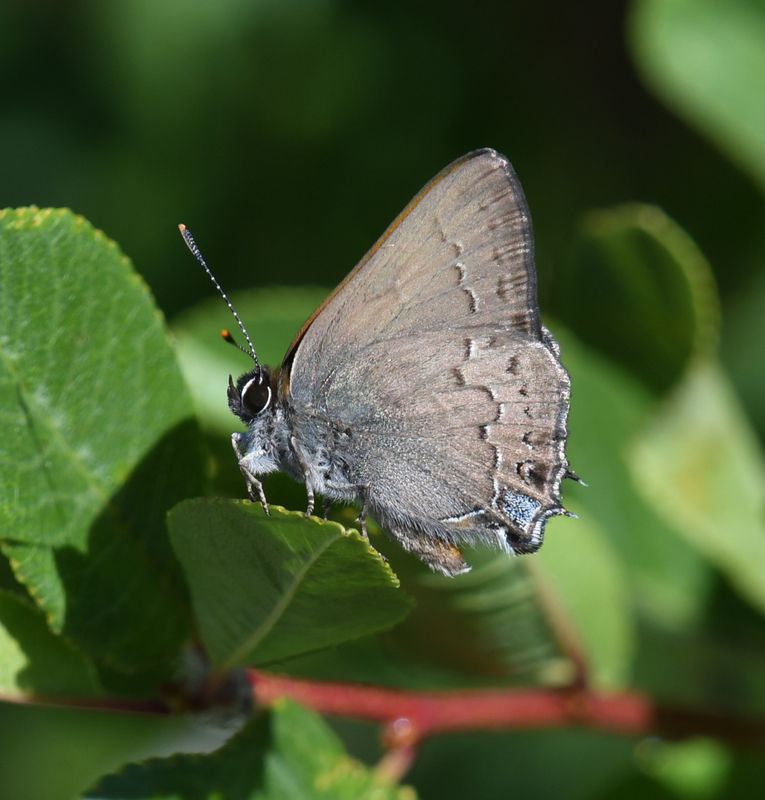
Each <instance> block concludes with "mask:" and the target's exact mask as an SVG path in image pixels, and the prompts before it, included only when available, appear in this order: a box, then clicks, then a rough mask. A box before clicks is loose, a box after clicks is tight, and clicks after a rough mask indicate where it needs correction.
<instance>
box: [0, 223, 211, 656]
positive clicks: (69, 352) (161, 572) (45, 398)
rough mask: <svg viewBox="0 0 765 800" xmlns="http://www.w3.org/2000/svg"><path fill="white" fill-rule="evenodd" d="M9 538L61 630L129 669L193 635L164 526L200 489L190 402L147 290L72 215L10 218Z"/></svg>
mask: <svg viewBox="0 0 765 800" xmlns="http://www.w3.org/2000/svg"><path fill="white" fill-rule="evenodd" d="M0 263H2V265H3V269H2V271H0V297H2V299H3V302H2V304H0V416H1V417H2V419H3V438H2V444H0V448H1V450H0V531H2V534H1V536H2V547H3V551H4V553H5V554H6V555H7V556H8V558H9V559H10V561H11V564H12V567H13V571H14V574H15V575H16V577H17V579H18V580H19V581H21V582H22V583H23V584H24V585H25V586H26V587H27V589H28V591H29V592H30V594H31V596H32V597H33V598H34V599H35V601H36V602H37V603H38V604H39V605H40V606H41V607H42V608H43V610H44V611H45V613H46V616H47V618H48V621H49V624H50V625H51V627H52V628H53V630H55V631H57V632H63V633H64V634H65V635H66V636H67V637H68V638H69V639H70V640H72V641H74V642H76V643H77V644H78V645H79V646H80V647H81V648H82V649H83V650H84V651H86V652H88V653H90V654H91V655H94V656H97V657H100V658H105V659H107V660H109V661H110V663H112V664H113V665H119V666H121V667H122V668H124V669H142V668H144V667H152V668H155V667H156V666H157V664H158V663H163V662H166V663H168V664H169V663H170V661H171V660H172V659H173V658H174V656H175V653H176V652H177V649H178V647H179V645H180V643H181V642H182V641H183V639H184V638H186V636H187V635H188V632H189V624H190V623H189V609H188V603H187V597H186V593H185V588H184V586H183V584H182V580H181V578H180V573H179V571H178V568H177V563H176V562H175V559H174V557H173V554H172V551H171V549H170V546H169V542H168V540H167V535H166V532H165V529H164V514H165V512H166V510H167V509H168V508H170V507H171V506H172V505H174V504H175V503H176V502H178V501H179V500H180V499H182V498H183V497H186V496H188V495H189V494H197V493H198V492H199V489H200V482H201V466H200V465H201V457H200V446H199V440H198V434H197V430H196V426H195V424H194V422H193V420H192V418H191V417H192V413H193V411H192V404H191V400H190V398H189V396H188V394H187V392H186V389H185V386H184V384H183V380H182V377H181V375H180V372H179V370H178V368H177V366H176V363H175V358H174V355H173V352H172V350H171V348H170V345H169V343H168V340H167V336H166V334H165V331H164V329H163V323H162V319H161V317H160V315H159V314H158V312H157V310H156V308H155V306H154V305H153V303H152V300H151V297H150V295H149V293H148V291H147V289H146V287H145V286H144V284H143V283H142V281H141V280H140V279H139V278H138V276H137V275H136V274H135V273H134V272H133V271H132V269H131V267H130V264H129V262H128V260H127V259H126V258H125V256H123V255H122V254H121V253H120V252H119V250H118V249H117V247H116V245H115V244H114V243H113V242H110V241H109V240H108V239H107V238H106V237H105V236H104V235H103V234H102V233H100V232H98V231H96V230H94V229H93V228H92V227H91V226H90V225H89V224H88V223H87V222H86V221H85V220H84V219H82V218H81V217H77V216H75V215H73V214H72V213H71V212H69V211H66V210H60V211H53V210H44V211H39V210H37V209H34V208H31V209H20V210H17V211H13V210H6V211H3V212H0Z"/></svg>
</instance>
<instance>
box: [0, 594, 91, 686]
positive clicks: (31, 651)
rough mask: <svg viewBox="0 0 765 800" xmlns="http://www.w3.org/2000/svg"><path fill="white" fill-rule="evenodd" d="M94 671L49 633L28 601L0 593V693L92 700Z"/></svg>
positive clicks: (79, 654) (74, 652)
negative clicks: (89, 698)
mask: <svg viewBox="0 0 765 800" xmlns="http://www.w3.org/2000/svg"><path fill="white" fill-rule="evenodd" d="M98 692H99V689H98V681H97V679H96V675H95V671H94V669H93V667H92V666H91V664H90V662H89V661H88V660H87V659H85V658H84V657H83V656H82V654H81V653H79V652H77V650H76V649H75V648H74V647H73V646H72V645H71V644H69V642H67V641H65V640H64V639H63V638H61V637H60V636H56V635H55V634H53V633H51V631H50V629H49V628H48V626H47V625H46V623H45V618H44V617H43V615H42V612H41V611H40V610H39V609H37V608H35V607H34V606H33V605H32V604H31V603H30V602H29V601H28V600H25V599H24V598H23V597H19V596H18V595H17V594H12V593H11V592H5V591H0V693H2V694H3V696H4V697H6V698H7V697H9V696H16V695H30V694H31V695H34V694H41V695H50V696H54V695H68V696H70V697H86V696H92V695H94V694H97V693H98Z"/></svg>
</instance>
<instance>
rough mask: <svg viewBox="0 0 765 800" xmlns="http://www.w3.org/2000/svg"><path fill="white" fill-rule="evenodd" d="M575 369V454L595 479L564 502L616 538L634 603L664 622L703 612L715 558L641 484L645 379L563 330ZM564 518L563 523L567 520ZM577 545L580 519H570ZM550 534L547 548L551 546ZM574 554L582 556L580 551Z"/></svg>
mask: <svg viewBox="0 0 765 800" xmlns="http://www.w3.org/2000/svg"><path fill="white" fill-rule="evenodd" d="M556 333H557V336H558V339H559V340H560V342H561V347H562V352H563V359H564V363H565V364H566V365H567V367H568V368H569V370H570V372H571V375H572V398H571V412H570V416H569V432H570V437H569V447H568V451H569V458H570V461H571V464H572V466H573V467H574V469H575V470H576V471H577V472H578V473H579V474H580V475H581V476H582V477H583V478H584V480H586V481H587V484H588V486H586V487H585V486H579V485H577V484H572V483H567V484H566V485H565V486H564V497H563V499H564V503H565V504H566V506H567V507H569V506H570V507H571V508H573V509H574V510H575V511H576V512H577V513H578V514H579V515H580V517H581V521H582V523H583V524H584V526H585V527H590V526H591V525H594V526H596V527H597V528H598V530H600V531H601V532H602V534H604V535H605V536H607V537H608V540H609V542H610V543H611V545H612V546H613V547H614V549H615V550H616V552H617V553H618V554H619V556H620V561H621V565H622V569H624V570H625V571H626V574H627V582H628V584H629V589H630V595H631V598H632V603H633V604H635V605H636V606H637V608H638V609H639V610H640V612H641V613H643V614H647V615H649V616H651V617H653V618H655V619H660V620H661V621H662V622H663V623H664V624H670V625H678V626H683V625H686V624H688V622H689V621H691V620H696V619H698V618H699V616H700V615H701V614H702V613H703V608H704V603H705V598H706V593H707V589H708V586H709V583H710V580H711V570H710V568H709V565H708V563H707V562H706V561H705V559H704V558H703V557H702V555H701V554H699V553H698V552H697V551H696V550H695V548H693V547H692V546H691V545H690V544H688V543H686V541H684V540H683V539H681V538H679V537H678V536H677V535H676V533H675V531H674V529H673V528H672V526H671V525H670V524H669V523H668V522H667V521H666V520H665V519H664V518H663V517H662V515H660V514H659V513H658V512H657V511H656V510H655V508H654V507H653V504H652V503H650V502H647V501H646V499H645V498H644V496H643V495H642V493H641V492H640V491H639V490H638V488H637V486H636V485H635V483H634V480H633V475H632V472H631V470H630V465H629V459H628V454H629V451H630V447H631V446H632V443H633V442H634V440H635V437H637V436H638V435H639V434H640V432H641V431H642V430H643V428H644V426H645V425H646V424H647V423H648V421H649V420H650V419H651V415H652V414H653V412H654V410H655V400H654V399H653V398H652V396H651V394H650V392H649V391H648V390H647V389H646V387H645V386H644V385H642V384H641V383H640V382H638V381H637V380H635V379H634V378H633V377H631V376H629V375H628V374H626V373H625V372H623V371H622V370H621V369H619V368H618V367H617V366H616V365H614V364H613V363H610V362H609V361H607V360H606V359H605V358H603V357H600V356H598V355H597V354H596V353H595V352H593V351H592V350H590V349H589V348H587V347H584V346H583V345H581V344H579V343H578V342H577V341H576V340H574V339H572V338H571V336H570V335H567V334H566V333H565V331H556ZM562 522H563V521H559V522H558V525H560V526H561V527H564V526H563V525H562ZM565 529H566V531H569V530H570V531H571V535H570V536H569V535H567V537H566V538H567V541H570V542H572V544H571V548H572V551H573V552H575V551H576V546H577V545H576V530H577V523H572V524H568V525H566V526H565ZM548 544H549V537H548V541H547V542H546V543H545V545H544V547H547V545H548ZM572 557H575V556H573V555H572Z"/></svg>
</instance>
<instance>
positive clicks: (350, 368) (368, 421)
mask: <svg viewBox="0 0 765 800" xmlns="http://www.w3.org/2000/svg"><path fill="white" fill-rule="evenodd" d="M180 227H181V232H182V233H183V235H184V238H185V240H186V243H187V245H188V246H189V248H190V249H191V251H192V253H194V255H195V256H196V257H197V259H198V260H199V261H200V263H201V264H202V266H203V267H204V268H205V270H206V271H207V273H208V275H209V276H210V277H211V279H212V280H213V282H214V284H215V286H216V288H217V289H218V291H219V292H220V293H221V295H222V296H223V298H224V300H225V301H226V302H227V304H228V306H229V309H230V310H231V311H232V313H233V314H234V317H235V319H236V321H237V323H238V325H239V327H240V329H241V331H242V333H243V335H244V337H245V341H246V343H247V347H246V348H244V347H241V348H240V349H242V350H243V351H244V352H245V353H247V354H248V355H249V356H250V357H251V358H252V360H253V364H254V366H253V368H252V369H250V370H248V371H247V372H245V373H244V374H243V375H241V376H240V377H239V379H238V380H237V381H236V382H234V381H233V379H232V378H231V377H229V384H228V404H229V407H230V409H231V411H232V412H233V413H234V414H235V415H236V416H237V417H238V418H239V419H240V420H241V421H242V422H243V423H244V424H245V425H246V426H247V430H246V431H245V432H238V433H234V434H233V435H232V444H233V448H234V451H235V453H236V457H237V461H238V463H239V468H240V470H241V472H242V474H243V476H244V478H245V482H246V485H247V490H248V493H249V495H250V497H251V498H252V499H253V500H257V501H260V502H261V503H262V504H263V507H264V508H265V509H266V510H267V509H268V505H267V502H266V497H265V494H264V491H263V486H262V483H261V481H260V478H261V477H262V476H263V475H264V474H267V473H269V472H273V471H276V470H280V471H282V472H285V473H287V474H288V475H291V476H292V477H293V478H295V479H296V480H298V481H302V482H304V483H305V486H306V490H307V494H308V507H307V511H306V513H307V514H311V513H312V512H313V509H314V501H315V496H316V495H317V494H319V495H322V496H323V497H324V498H325V499H327V500H329V501H330V502H335V501H340V502H353V501H355V502H358V503H360V504H361V514H360V517H359V520H360V523H361V528H362V531H363V533H364V534H366V517H367V514H372V515H373V516H374V517H375V518H376V519H377V520H378V522H379V523H380V525H381V526H382V527H383V529H384V530H385V531H386V532H387V533H388V534H389V535H390V536H391V537H392V538H393V539H395V540H396V541H397V542H399V544H400V545H401V546H402V547H403V548H404V549H405V550H407V551H409V552H410V553H413V554H414V555H415V556H417V557H419V558H420V559H421V560H422V561H424V562H425V563H426V564H427V565H428V566H429V567H430V568H431V569H433V570H434V571H436V572H440V573H442V574H444V575H448V576H453V575H457V574H459V573H461V572H464V571H466V570H467V569H468V566H467V565H466V563H465V560H464V557H463V555H462V552H461V549H460V548H461V547H462V546H465V545H475V544H483V545H488V546H490V547H494V548H498V549H499V550H502V551H504V552H506V553H508V554H520V553H532V552H534V551H535V550H537V549H538V548H539V547H540V546H541V544H542V540H543V537H544V530H545V524H546V522H547V520H548V519H549V518H550V517H551V516H555V515H559V514H566V513H568V512H566V511H565V509H564V508H563V506H562V504H561V483H562V481H563V479H564V478H573V479H575V480H578V477H577V476H576V474H575V473H574V472H572V471H571V470H570V469H569V466H568V461H567V458H566V439H567V416H568V411H569V397H570V379H569V375H568V373H567V372H566V370H565V368H564V367H563V365H562V364H561V360H560V349H559V347H558V344H557V343H556V341H555V339H554V338H553V336H552V335H551V333H550V332H549V331H548V330H547V329H546V328H545V327H544V326H543V325H542V323H541V321H540V315H539V308H538V304H537V287H536V268H535V263H534V241H533V235H532V228H531V217H530V214H529V210H528V207H527V205H526V200H525V197H524V195H523V190H522V189H521V185H520V183H519V181H518V179H517V177H516V175H515V172H514V171H513V168H512V166H511V165H510V162H509V161H508V160H507V158H505V157H504V156H502V155H501V154H499V153H497V152H496V151H494V150H490V149H483V150H477V151H475V152H472V153H468V154H467V155H465V156H463V157H462V158H460V159H458V160H457V161H455V162H454V163H452V164H450V165H449V166H447V167H446V168H445V169H443V170H442V171H441V172H440V173H439V174H438V175H436V176H435V177H434V178H433V179H432V180H431V181H430V182H429V183H428V184H427V185H426V186H425V187H424V188H423V189H422V190H421V191H420V192H419V193H418V194H417V195H416V196H415V197H414V199H413V200H412V201H411V202H410V203H409V205H408V206H407V207H406V208H405V209H404V210H403V211H402V212H401V214H399V216H398V217H397V218H396V219H395V220H394V222H393V223H392V224H391V225H390V227H389V228H388V229H387V230H386V231H385V233H384V234H383V235H382V236H381V237H380V239H379V240H378V241H377V243H376V244H375V245H374V247H372V249H371V250H370V251H369V252H368V253H367V255H366V256H365V257H364V258H363V259H362V260H361V262H359V264H358V265H357V266H356V267H355V268H354V269H353V270H352V271H351V272H350V273H349V274H348V276H347V277H346V278H345V279H344V280H343V281H342V282H341V283H340V285H339V286H338V287H337V288H336V289H335V290H334V292H332V294H331V295H330V296H329V297H328V298H327V299H326V301H325V302H324V303H323V304H322V305H321V306H320V307H319V308H318V309H317V310H316V311H315V312H314V314H313V315H312V316H311V317H310V318H309V319H308V321H307V322H306V323H305V324H304V325H303V327H302V328H301V329H300V331H299V332H298V334H297V336H296V337H295V339H294V341H293V342H292V344H291V345H290V347H289V349H288V350H287V354H286V355H285V357H284V359H283V361H282V363H281V366H279V367H278V368H277V369H270V368H269V367H267V366H265V365H263V364H261V363H260V361H259V360H258V357H257V353H256V351H255V348H254V346H253V344H252V341H251V340H250V337H249V334H248V333H247V330H246V328H245V326H244V324H243V323H242V321H241V319H240V317H239V315H238V314H237V312H236V310H235V309H234V307H233V305H232V304H231V302H230V300H229V299H228V297H227V296H226V294H225V292H224V291H223V290H222V289H221V287H220V285H219V284H218V282H217V281H216V280H215V278H214V277H213V275H212V273H211V272H210V270H209V268H208V267H207V265H206V263H205V262H204V259H203V258H202V255H201V253H200V252H199V249H198V248H197V246H196V244H195V242H194V240H193V238H192V236H191V234H190V233H189V231H188V229H186V228H185V226H180ZM226 338H228V339H229V341H232V342H234V343H235V344H236V342H235V341H234V339H233V337H232V336H231V334H227V336H226Z"/></svg>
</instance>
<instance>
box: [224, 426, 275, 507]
mask: <svg viewBox="0 0 765 800" xmlns="http://www.w3.org/2000/svg"><path fill="white" fill-rule="evenodd" d="M231 445H232V447H233V448H234V452H235V453H236V460H237V462H238V463H239V471H240V472H241V473H242V476H243V477H244V483H245V486H246V487H247V494H248V495H249V496H250V500H252V501H253V503H257V502H259V503H260V505H261V506H263V511H265V513H266V515H267V516H270V515H271V511H270V510H269V508H268V501H267V500H266V493H265V492H264V491H263V484H262V483H261V482H260V481H259V480H258V479H257V478H256V477H255V476H254V475H253V474H252V473H251V472H250V470H249V469H248V468H247V467H246V466H245V463H244V457H243V456H242V452H241V451H240V449H239V434H236V433H235V434H233V435H232V436H231Z"/></svg>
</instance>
